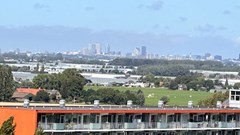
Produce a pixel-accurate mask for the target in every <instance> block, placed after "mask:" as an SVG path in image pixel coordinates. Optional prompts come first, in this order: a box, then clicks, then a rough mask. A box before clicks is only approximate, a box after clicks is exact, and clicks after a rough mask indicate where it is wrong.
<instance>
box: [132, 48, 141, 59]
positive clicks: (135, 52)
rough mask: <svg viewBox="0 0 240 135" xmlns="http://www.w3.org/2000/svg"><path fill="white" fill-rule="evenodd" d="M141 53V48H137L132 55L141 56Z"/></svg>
mask: <svg viewBox="0 0 240 135" xmlns="http://www.w3.org/2000/svg"><path fill="white" fill-rule="evenodd" d="M140 55H141V52H140V49H139V48H135V49H134V50H133V53H132V56H133V57H139V56H140Z"/></svg>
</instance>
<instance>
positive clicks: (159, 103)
mask: <svg viewBox="0 0 240 135" xmlns="http://www.w3.org/2000/svg"><path fill="white" fill-rule="evenodd" d="M163 106H164V103H163V101H162V100H159V101H158V107H159V108H163Z"/></svg>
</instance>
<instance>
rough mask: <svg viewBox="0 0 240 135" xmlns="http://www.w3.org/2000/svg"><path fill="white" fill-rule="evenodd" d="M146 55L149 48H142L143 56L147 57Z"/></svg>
mask: <svg viewBox="0 0 240 135" xmlns="http://www.w3.org/2000/svg"><path fill="white" fill-rule="evenodd" d="M146 55H147V48H146V46H142V49H141V56H143V57H146Z"/></svg>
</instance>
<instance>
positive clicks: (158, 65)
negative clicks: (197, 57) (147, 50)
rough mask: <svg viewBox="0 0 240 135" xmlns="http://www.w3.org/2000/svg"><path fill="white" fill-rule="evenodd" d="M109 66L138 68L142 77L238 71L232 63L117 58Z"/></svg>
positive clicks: (237, 67)
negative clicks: (197, 71)
mask: <svg viewBox="0 0 240 135" xmlns="http://www.w3.org/2000/svg"><path fill="white" fill-rule="evenodd" d="M110 64H112V65H125V66H138V69H137V74H142V75H145V74H149V73H152V74H154V75H161V76H178V75H186V74H188V73H189V70H213V71H237V72H238V71H240V67H239V66H238V65H236V64H234V63H229V64H223V63H221V62H218V61H192V60H162V59H129V58H117V59H114V60H113V61H111V62H110Z"/></svg>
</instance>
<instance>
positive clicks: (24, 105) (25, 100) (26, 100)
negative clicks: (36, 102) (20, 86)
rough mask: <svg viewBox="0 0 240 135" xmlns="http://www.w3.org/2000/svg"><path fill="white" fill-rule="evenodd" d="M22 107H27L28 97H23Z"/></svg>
mask: <svg viewBox="0 0 240 135" xmlns="http://www.w3.org/2000/svg"><path fill="white" fill-rule="evenodd" d="M23 107H25V108H28V107H29V100H28V99H24V101H23Z"/></svg>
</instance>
